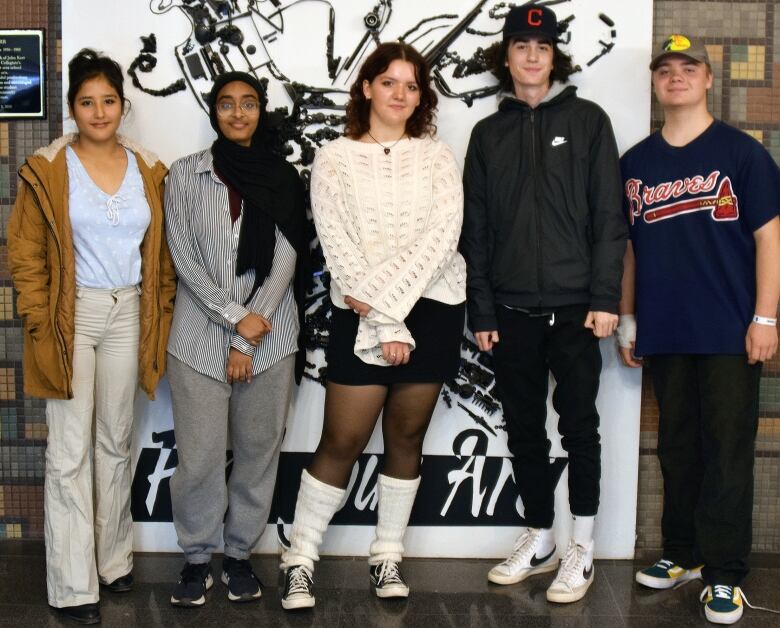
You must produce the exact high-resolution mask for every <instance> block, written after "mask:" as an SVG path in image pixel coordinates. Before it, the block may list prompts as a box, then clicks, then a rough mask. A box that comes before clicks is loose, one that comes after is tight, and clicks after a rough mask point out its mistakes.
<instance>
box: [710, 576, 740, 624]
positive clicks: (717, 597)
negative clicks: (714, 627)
mask: <svg viewBox="0 0 780 628" xmlns="http://www.w3.org/2000/svg"><path fill="white" fill-rule="evenodd" d="M699 599H700V600H701V601H702V602H703V603H704V616H705V617H706V618H707V621H709V622H711V623H713V624H735V623H737V622H738V621H739V620H740V619H741V617H742V612H743V610H744V606H743V595H742V589H740V588H739V587H732V586H730V585H727V584H715V585H707V586H706V587H704V589H702V592H701V595H700V596H699Z"/></svg>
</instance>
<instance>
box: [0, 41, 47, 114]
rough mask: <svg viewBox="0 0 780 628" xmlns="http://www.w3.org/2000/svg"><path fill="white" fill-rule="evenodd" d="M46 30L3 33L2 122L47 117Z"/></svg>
mask: <svg viewBox="0 0 780 628" xmlns="http://www.w3.org/2000/svg"><path fill="white" fill-rule="evenodd" d="M43 38H44V32H43V29H16V30H0V120H9V119H10V120H14V119H20V118H28V119H29V118H33V119H40V118H45V117H46V98H45V94H44V88H45V84H46V83H45V81H44V54H43Z"/></svg>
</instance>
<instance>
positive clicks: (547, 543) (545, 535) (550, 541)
mask: <svg viewBox="0 0 780 628" xmlns="http://www.w3.org/2000/svg"><path fill="white" fill-rule="evenodd" d="M536 529H537V530H539V545H537V546H536V557H537V558H542V557H543V556H547V554H549V553H550V552H552V551H553V550H554V549H555V534H554V533H553V529H552V528H536Z"/></svg>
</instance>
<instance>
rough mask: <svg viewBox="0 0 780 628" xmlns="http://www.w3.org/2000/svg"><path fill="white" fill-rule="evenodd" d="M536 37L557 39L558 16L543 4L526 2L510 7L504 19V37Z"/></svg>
mask: <svg viewBox="0 0 780 628" xmlns="http://www.w3.org/2000/svg"><path fill="white" fill-rule="evenodd" d="M510 37H512V38H519V37H536V38H539V39H546V40H550V41H552V42H556V41H558V18H557V17H555V12H554V11H553V10H552V9H550V8H548V7H545V6H537V5H534V4H526V5H523V6H521V7H512V8H511V9H509V13H507V15H506V19H505V20H504V39H505V40H506V39H509V38H510Z"/></svg>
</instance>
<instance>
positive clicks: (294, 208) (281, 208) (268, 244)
mask: <svg viewBox="0 0 780 628" xmlns="http://www.w3.org/2000/svg"><path fill="white" fill-rule="evenodd" d="M233 81H241V82H242V83H246V84H247V85H249V86H250V87H251V88H252V89H254V90H255V92H257V97H258V100H259V101H260V122H259V123H258V125H257V130H256V131H255V133H254V135H253V136H252V143H251V145H250V146H241V145H240V144H236V142H233V141H231V140H229V139H227V138H226V137H225V136H224V135H223V133H222V131H221V130H220V128H219V122H218V120H217V96H218V95H219V92H220V90H222V88H223V87H225V85H227V84H228V83H232V82H233ZM266 103H267V99H266V97H265V90H263V86H262V85H261V84H260V82H259V81H258V80H257V79H256V78H255V77H254V76H252V75H251V74H247V73H246V72H227V73H225V74H221V75H220V76H218V77H217V78H216V79H215V80H214V85H213V87H212V88H211V94H210V95H209V119H210V120H211V126H212V127H213V128H214V130H215V131H216V132H217V139H216V140H215V141H214V143H213V144H212V145H211V154H212V155H213V156H214V169H215V170H216V171H217V172H218V173H219V176H220V177H221V178H223V179H224V180H225V181H226V182H227V183H228V184H229V185H230V186H231V187H232V188H233V189H234V190H235V191H236V192H238V194H239V196H240V197H241V200H243V202H244V210H243V214H244V216H243V218H242V221H241V231H240V232H239V236H238V253H237V258H236V275H242V274H244V273H245V272H246V271H248V270H249V269H254V271H255V281H254V285H253V286H252V292H251V293H250V295H249V297H248V298H247V300H246V302H245V303H244V304H245V305H246V303H249V301H250V300H251V299H252V297H253V296H254V294H255V291H256V290H257V289H258V288H259V287H260V286H262V285H263V282H264V281H265V278H266V277H268V274H269V273H270V272H271V266H272V264H273V260H274V249H275V247H276V229H275V227H279V231H281V232H282V233H283V234H284V237H285V238H287V241H288V242H289V243H290V244H291V245H292V247H293V248H294V249H295V252H296V254H297V256H296V262H295V277H294V279H293V293H294V295H295V301H296V304H297V306H298V322H299V328H300V333H299V335H298V355H297V356H296V358H297V359H296V368H295V375H296V381H298V382H300V380H301V375H302V374H303V368H304V364H305V355H306V351H305V347H304V314H305V309H306V308H305V296H306V290H307V288H308V285H309V281H310V279H311V273H310V272H309V237H308V229H307V228H308V222H307V220H306V192H305V190H304V187H303V183H302V182H301V178H300V175H299V174H298V171H297V170H296V169H295V168H294V167H293V166H292V165H291V164H290V163H289V162H287V161H286V160H285V159H284V158H283V157H281V156H280V155H279V154H277V153H275V152H274V151H272V150H271V148H270V147H271V146H274V145H275V143H274V130H273V129H272V128H271V126H270V125H269V124H268V119H267V118H268V117H267V115H266V111H265V109H266Z"/></svg>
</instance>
